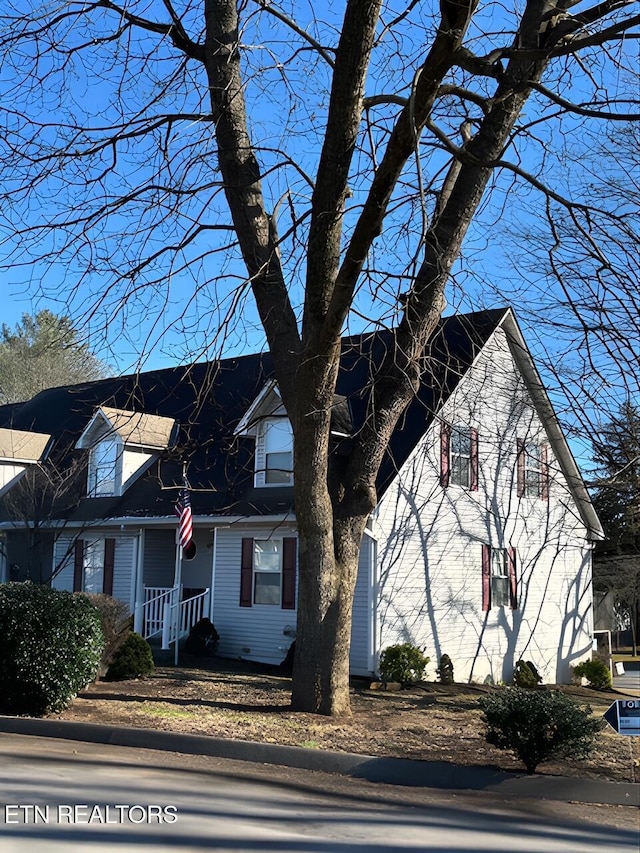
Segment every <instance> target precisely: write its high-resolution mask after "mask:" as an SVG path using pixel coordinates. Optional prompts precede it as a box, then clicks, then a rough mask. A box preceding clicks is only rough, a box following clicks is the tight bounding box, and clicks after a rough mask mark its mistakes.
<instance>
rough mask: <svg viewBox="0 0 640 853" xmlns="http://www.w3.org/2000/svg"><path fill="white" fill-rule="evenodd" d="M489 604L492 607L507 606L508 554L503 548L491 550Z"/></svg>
mask: <svg viewBox="0 0 640 853" xmlns="http://www.w3.org/2000/svg"><path fill="white" fill-rule="evenodd" d="M491 603H492V605H493V606H494V607H506V606H507V605H508V604H509V554H508V552H507V551H506V549H505V548H492V550H491Z"/></svg>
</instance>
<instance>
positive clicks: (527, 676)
mask: <svg viewBox="0 0 640 853" xmlns="http://www.w3.org/2000/svg"><path fill="white" fill-rule="evenodd" d="M541 682H542V677H541V675H540V673H539V672H538V670H537V669H536V668H535V666H534V665H533V664H532V663H531V661H530V660H519V661H518V662H517V664H516V667H515V669H514V670H513V683H514V684H515V685H516V687H525V688H529V689H531V688H532V687H537V686H538V684H540V683H541Z"/></svg>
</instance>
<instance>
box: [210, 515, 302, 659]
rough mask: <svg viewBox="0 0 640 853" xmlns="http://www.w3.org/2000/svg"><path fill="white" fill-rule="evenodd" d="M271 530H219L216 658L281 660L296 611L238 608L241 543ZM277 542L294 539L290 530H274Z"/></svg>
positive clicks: (289, 642) (286, 649) (262, 528)
mask: <svg viewBox="0 0 640 853" xmlns="http://www.w3.org/2000/svg"><path fill="white" fill-rule="evenodd" d="M274 532H275V531H274V530H273V529H272V528H271V527H266V526H265V527H245V528H242V529H241V528H239V527H235V528H233V529H220V530H218V532H217V540H216V560H217V565H216V570H215V575H216V588H215V597H214V602H213V622H214V624H215V626H216V629H217V631H218V633H219V634H220V644H219V646H218V654H219V655H221V656H222V657H230V658H246V659H248V660H256V661H262V662H264V663H271V664H279V663H281V662H282V660H283V659H284V657H285V655H286V653H287V651H288V649H289V646H290V645H291V643H292V641H293V637H291V636H289V633H290V632H291V631H292V630H295V627H296V611H295V610H283V609H282V608H281V607H269V606H266V605H254V606H253V607H240V569H241V563H242V539H243V538H252V539H259V540H265V539H268V538H269V537H270V536H271V535H273V534H274ZM277 534H278V538H285V537H290V536H295V535H296V532H295V529H294V528H283V527H278V530H277Z"/></svg>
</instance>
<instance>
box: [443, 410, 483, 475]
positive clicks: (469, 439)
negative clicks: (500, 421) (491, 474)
mask: <svg viewBox="0 0 640 853" xmlns="http://www.w3.org/2000/svg"><path fill="white" fill-rule="evenodd" d="M444 427H445V425H444V424H443V428H444ZM446 434H447V436H446V439H444V440H441V452H442V472H443V473H442V483H443V485H444V484H445V479H446V485H452V486H462V488H464V489H470V490H471V491H476V490H477V488H478V430H477V429H474V428H473V427H469V426H466V425H465V424H454V425H453V426H449V425H446ZM445 474H446V476H445Z"/></svg>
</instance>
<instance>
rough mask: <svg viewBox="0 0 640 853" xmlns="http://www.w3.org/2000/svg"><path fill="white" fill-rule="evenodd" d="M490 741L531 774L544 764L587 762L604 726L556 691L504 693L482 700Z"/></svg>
mask: <svg viewBox="0 0 640 853" xmlns="http://www.w3.org/2000/svg"><path fill="white" fill-rule="evenodd" d="M479 704H480V707H481V708H482V711H483V713H484V716H485V719H486V722H487V736H486V737H487V741H488V742H489V743H491V744H493V745H494V746H497V747H498V749H505V750H510V751H511V752H513V753H515V755H517V757H518V758H519V759H520V760H521V761H522V763H523V764H524V766H525V767H526V768H527V771H528V772H529V773H533V772H534V771H535V769H536V767H537V766H538V765H539V764H541V763H542V762H543V761H548V760H549V759H551V758H556V757H562V758H572V759H581V758H587V756H588V755H589V754H590V752H591V751H592V749H593V747H594V742H595V738H596V735H597V734H598V732H599V731H600V729H601V728H602V726H603V720H599V719H596V718H595V717H594V716H592V714H591V708H589V707H587V708H584V709H583V708H581V707H580V706H579V705H578V704H577V703H576V702H574V701H573V700H572V699H571V698H570V697H569V696H566V695H565V694H564V693H561V692H560V691H557V690H553V691H552V690H527V689H523V688H520V687H505V688H503V689H501V690H499V691H496V692H495V693H493V694H492V695H490V696H486V697H483V698H482V699H480V702H479Z"/></svg>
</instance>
